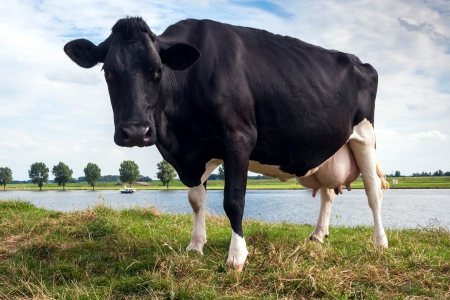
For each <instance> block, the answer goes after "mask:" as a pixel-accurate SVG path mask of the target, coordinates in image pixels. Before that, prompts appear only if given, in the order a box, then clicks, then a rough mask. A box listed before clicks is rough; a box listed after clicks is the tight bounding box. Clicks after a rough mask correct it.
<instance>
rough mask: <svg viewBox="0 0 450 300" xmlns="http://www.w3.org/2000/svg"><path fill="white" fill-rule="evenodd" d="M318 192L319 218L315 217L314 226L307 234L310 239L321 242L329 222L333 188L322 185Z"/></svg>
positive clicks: (333, 195)
mask: <svg viewBox="0 0 450 300" xmlns="http://www.w3.org/2000/svg"><path fill="white" fill-rule="evenodd" d="M319 193H320V212H319V218H318V219H317V224H316V227H315V228H314V231H313V232H312V233H311V235H310V236H309V239H310V240H311V241H318V242H320V243H323V239H324V238H325V237H328V226H329V224H330V212H331V205H332V204H333V199H334V197H335V193H334V190H333V189H329V188H326V187H323V188H321V189H320V190H319Z"/></svg>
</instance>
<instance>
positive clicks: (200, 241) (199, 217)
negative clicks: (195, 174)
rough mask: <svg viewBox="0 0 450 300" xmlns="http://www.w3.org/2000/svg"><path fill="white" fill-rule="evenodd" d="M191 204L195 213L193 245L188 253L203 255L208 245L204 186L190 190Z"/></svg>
mask: <svg viewBox="0 0 450 300" xmlns="http://www.w3.org/2000/svg"><path fill="white" fill-rule="evenodd" d="M188 198H189V203H190V204H191V207H192V210H193V211H194V229H192V236H191V243H190V244H189V246H188V247H187V248H186V250H187V251H197V252H199V253H201V254H203V246H204V245H205V244H206V224H205V204H206V191H205V187H204V186H203V185H199V186H196V187H193V188H189V189H188Z"/></svg>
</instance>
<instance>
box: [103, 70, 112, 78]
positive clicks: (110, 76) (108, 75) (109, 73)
mask: <svg viewBox="0 0 450 300" xmlns="http://www.w3.org/2000/svg"><path fill="white" fill-rule="evenodd" d="M103 71H104V73H105V79H106V80H112V79H113V75H112V74H111V72H109V71H108V70H105V69H103Z"/></svg>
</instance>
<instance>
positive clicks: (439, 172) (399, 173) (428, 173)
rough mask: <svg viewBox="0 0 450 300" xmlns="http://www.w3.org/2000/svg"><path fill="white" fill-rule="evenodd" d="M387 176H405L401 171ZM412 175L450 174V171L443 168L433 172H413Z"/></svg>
mask: <svg viewBox="0 0 450 300" xmlns="http://www.w3.org/2000/svg"><path fill="white" fill-rule="evenodd" d="M386 176H387V177H403V176H405V175H403V174H402V173H401V172H400V171H398V170H397V171H395V172H394V174H389V175H386ZM411 176H412V177H426V176H450V171H447V172H444V171H442V170H437V171H435V172H433V173H431V172H422V173H413V174H412V175H411Z"/></svg>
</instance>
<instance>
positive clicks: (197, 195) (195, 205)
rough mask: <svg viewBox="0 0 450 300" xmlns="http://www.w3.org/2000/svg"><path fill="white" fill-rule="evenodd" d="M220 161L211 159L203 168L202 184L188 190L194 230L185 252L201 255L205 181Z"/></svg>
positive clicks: (204, 240)
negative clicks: (194, 252) (195, 252)
mask: <svg viewBox="0 0 450 300" xmlns="http://www.w3.org/2000/svg"><path fill="white" fill-rule="evenodd" d="M222 162H223V161H222V160H220V159H215V158H214V159H211V160H210V161H209V162H208V163H206V166H205V173H204V174H203V176H202V178H201V182H202V184H200V185H199V186H195V187H192V188H189V189H188V198H189V203H190V204H191V207H192V210H193V212H194V228H193V229H192V236H191V242H190V243H189V246H188V247H187V248H186V250H187V251H197V252H199V253H201V254H203V246H204V245H205V244H206V223H205V207H206V180H207V179H208V177H209V175H211V173H212V172H213V171H214V170H215V169H216V168H217V167H218V166H219V165H220V164H221V163H222Z"/></svg>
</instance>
